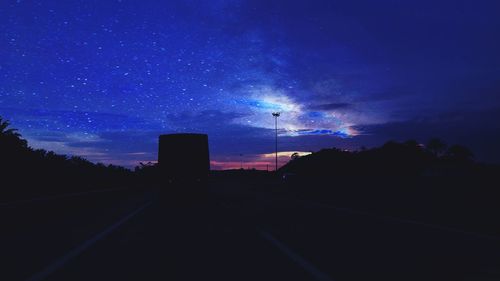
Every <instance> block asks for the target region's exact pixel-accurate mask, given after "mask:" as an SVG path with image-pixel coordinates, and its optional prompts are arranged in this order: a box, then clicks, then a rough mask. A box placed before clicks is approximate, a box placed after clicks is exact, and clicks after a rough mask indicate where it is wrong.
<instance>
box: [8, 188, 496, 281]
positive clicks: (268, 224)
mask: <svg viewBox="0 0 500 281" xmlns="http://www.w3.org/2000/svg"><path fill="white" fill-rule="evenodd" d="M261 190H262V189H261ZM0 220H1V222H2V228H1V234H0V238H1V239H0V249H1V250H0V268H1V270H0V275H1V276H0V280H478V281H479V280H500V238H497V237H495V236H487V235H482V234H477V233H474V232H463V231H459V230H456V229H453V228H446V227H441V226H438V225H433V224H424V223H419V222H415V221H410V220H404V219H396V218H393V217H390V216H379V215H374V214H370V213H367V212H361V211H357V210H354V209H347V208H336V207H335V206H332V205H329V204H324V203H321V204H320V203H317V202H313V201H308V200H298V199H290V198H287V197H286V196H284V195H279V193H273V194H271V193H269V192H265V191H259V192H258V191H255V190H254V191H251V189H247V190H246V191H244V190H242V188H241V187H240V186H238V184H236V183H226V184H220V185H217V184H215V185H214V186H212V187H211V191H210V192H209V193H208V194H206V195H205V196H203V197H202V198H196V199H193V198H190V199H189V200H177V199H174V198H172V196H171V194H169V193H167V192H164V191H158V190H148V191H137V190H127V189H113V190H106V191H102V192H90V193H81V194H76V195H74V196H62V197H48V198H42V199H40V200H27V201H15V202H8V203H2V204H0Z"/></svg>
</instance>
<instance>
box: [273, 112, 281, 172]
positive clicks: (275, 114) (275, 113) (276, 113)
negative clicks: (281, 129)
mask: <svg viewBox="0 0 500 281" xmlns="http://www.w3.org/2000/svg"><path fill="white" fill-rule="evenodd" d="M280 115H281V113H279V112H273V117H274V128H275V131H276V140H275V146H276V168H275V171H276V172H278V117H280Z"/></svg>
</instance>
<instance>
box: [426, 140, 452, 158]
mask: <svg viewBox="0 0 500 281" xmlns="http://www.w3.org/2000/svg"><path fill="white" fill-rule="evenodd" d="M446 147H447V145H446V143H444V142H443V141H441V140H440V139H438V138H432V139H430V140H429V142H427V145H426V148H427V150H429V152H431V153H432V154H433V155H434V156H436V157H440V156H442V155H443V153H444V152H445V151H446Z"/></svg>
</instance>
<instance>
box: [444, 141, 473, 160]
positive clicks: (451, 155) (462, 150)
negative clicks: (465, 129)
mask: <svg viewBox="0 0 500 281" xmlns="http://www.w3.org/2000/svg"><path fill="white" fill-rule="evenodd" d="M445 156H446V158H448V159H450V160H453V161H457V162H472V161H473V160H474V153H472V151H471V150H470V149H468V148H467V147H465V146H462V145H458V144H455V145H452V146H450V148H448V150H447V151H446V154H445Z"/></svg>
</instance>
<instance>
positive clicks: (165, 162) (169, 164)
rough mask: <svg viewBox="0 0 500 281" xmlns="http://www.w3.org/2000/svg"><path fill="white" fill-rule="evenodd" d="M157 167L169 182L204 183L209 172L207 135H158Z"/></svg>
mask: <svg viewBox="0 0 500 281" xmlns="http://www.w3.org/2000/svg"><path fill="white" fill-rule="evenodd" d="M158 165H159V168H160V171H161V174H162V177H164V178H166V179H168V180H169V181H170V182H186V181H191V182H193V181H198V182H200V181H204V180H205V179H206V178H207V177H208V173H209V171H210V156H209V149H208V135H206V134H167V135H160V138H159V148H158Z"/></svg>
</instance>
